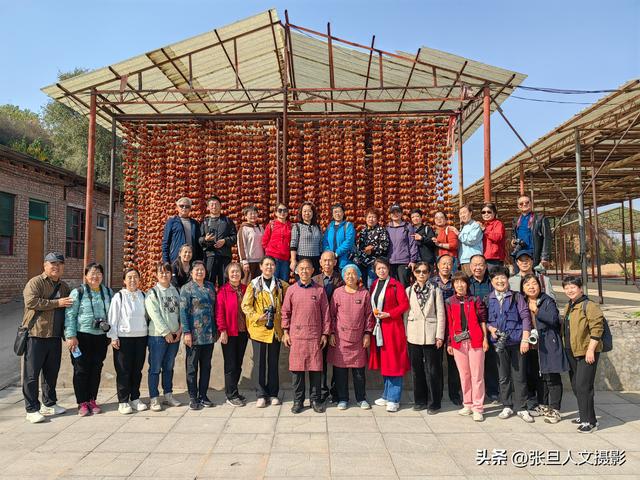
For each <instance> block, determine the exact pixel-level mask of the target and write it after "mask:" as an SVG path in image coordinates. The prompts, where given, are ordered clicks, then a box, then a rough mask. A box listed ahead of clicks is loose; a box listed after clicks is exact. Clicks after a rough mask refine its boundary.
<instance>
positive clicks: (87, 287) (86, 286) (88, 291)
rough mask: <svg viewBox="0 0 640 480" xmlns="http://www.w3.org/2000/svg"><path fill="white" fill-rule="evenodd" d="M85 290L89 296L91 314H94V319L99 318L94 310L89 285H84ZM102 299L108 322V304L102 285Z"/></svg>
mask: <svg viewBox="0 0 640 480" xmlns="http://www.w3.org/2000/svg"><path fill="white" fill-rule="evenodd" d="M84 288H85V289H86V291H87V295H88V296H89V304H90V305H91V313H93V318H94V319H95V318H97V317H96V311H95V310H94V308H93V295H92V294H91V287H89V285H87V284H86V283H85V284H84ZM99 288H100V298H101V299H102V308H104V316H105V320H106V316H107V304H106V303H105V301H104V292H103V291H102V285H100V287H99Z"/></svg>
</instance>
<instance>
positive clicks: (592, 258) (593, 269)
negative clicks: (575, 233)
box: [588, 208, 596, 282]
mask: <svg viewBox="0 0 640 480" xmlns="http://www.w3.org/2000/svg"><path fill="white" fill-rule="evenodd" d="M588 210H589V248H590V250H591V255H589V260H590V262H589V263H591V281H592V282H595V281H596V255H595V253H596V252H594V248H593V245H594V238H593V230H594V228H593V214H592V213H591V210H592V209H591V208H589V209H588Z"/></svg>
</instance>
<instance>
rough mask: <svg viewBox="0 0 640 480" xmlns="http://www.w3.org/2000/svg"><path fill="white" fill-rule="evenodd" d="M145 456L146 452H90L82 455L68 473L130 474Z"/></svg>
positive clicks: (89, 474) (97, 474) (90, 474)
mask: <svg viewBox="0 0 640 480" xmlns="http://www.w3.org/2000/svg"><path fill="white" fill-rule="evenodd" d="M146 457H147V454H146V453H139V452H136V453H132V452H120V453H116V452H92V453H89V454H88V455H87V456H85V457H83V458H82V460H81V461H79V462H78V463H76V464H75V465H74V466H73V467H72V468H71V469H70V470H69V472H68V474H69V475H87V476H92V475H95V476H101V477H102V476H107V475H109V474H110V473H113V474H114V475H118V476H125V475H127V476H128V475H131V474H132V473H133V472H134V470H135V469H136V468H137V467H138V465H140V463H142V461H143V460H144V459H145V458H146Z"/></svg>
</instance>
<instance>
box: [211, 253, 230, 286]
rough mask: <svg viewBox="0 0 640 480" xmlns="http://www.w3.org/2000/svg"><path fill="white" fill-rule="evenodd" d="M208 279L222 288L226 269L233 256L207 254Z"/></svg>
mask: <svg viewBox="0 0 640 480" xmlns="http://www.w3.org/2000/svg"><path fill="white" fill-rule="evenodd" d="M206 258H207V280H209V281H210V282H211V283H213V284H214V285H215V286H216V287H218V288H220V287H221V286H222V285H224V270H225V268H227V265H229V264H230V263H231V258H229V257H221V256H220V255H207V257H206Z"/></svg>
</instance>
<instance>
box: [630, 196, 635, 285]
mask: <svg viewBox="0 0 640 480" xmlns="http://www.w3.org/2000/svg"><path fill="white" fill-rule="evenodd" d="M629 235H630V236H631V281H632V282H633V284H634V285H635V284H636V239H635V235H634V232H633V202H632V201H631V198H629Z"/></svg>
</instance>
